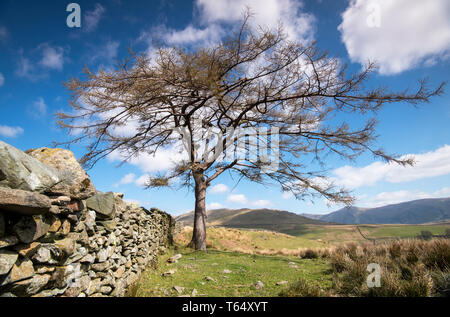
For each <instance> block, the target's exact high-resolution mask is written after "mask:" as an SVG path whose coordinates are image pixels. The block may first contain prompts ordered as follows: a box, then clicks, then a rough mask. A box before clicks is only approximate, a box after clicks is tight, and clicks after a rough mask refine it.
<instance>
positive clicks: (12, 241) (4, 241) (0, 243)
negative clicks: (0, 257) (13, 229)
mask: <svg viewBox="0 0 450 317" xmlns="http://www.w3.org/2000/svg"><path fill="white" fill-rule="evenodd" d="M18 243H19V239H17V237H15V236H8V237H3V238H0V249H3V248H7V247H11V246H14V245H16V244H18Z"/></svg>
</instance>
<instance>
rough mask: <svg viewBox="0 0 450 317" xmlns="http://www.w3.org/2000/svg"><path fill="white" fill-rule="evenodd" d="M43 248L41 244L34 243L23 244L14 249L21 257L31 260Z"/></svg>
mask: <svg viewBox="0 0 450 317" xmlns="http://www.w3.org/2000/svg"><path fill="white" fill-rule="evenodd" d="M40 246H41V244H40V243H39V242H32V243H28V244H22V245H18V246H16V247H14V250H16V251H17V252H18V253H19V254H20V255H21V256H23V257H26V258H30V257H32V256H33V254H34V253H35V252H36V251H37V249H38V248H39V247H40Z"/></svg>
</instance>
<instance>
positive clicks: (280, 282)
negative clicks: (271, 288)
mask: <svg viewBox="0 0 450 317" xmlns="http://www.w3.org/2000/svg"><path fill="white" fill-rule="evenodd" d="M287 284H289V282H288V281H279V282H276V283H275V285H277V286H280V285H287Z"/></svg>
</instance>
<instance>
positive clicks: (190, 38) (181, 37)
mask: <svg viewBox="0 0 450 317" xmlns="http://www.w3.org/2000/svg"><path fill="white" fill-rule="evenodd" d="M222 35H223V30H222V29H221V28H220V27H219V26H218V25H210V26H207V27H206V28H204V29H201V28H196V27H194V26H193V25H189V26H187V27H186V28H185V29H183V30H181V31H175V30H169V31H168V33H167V34H166V35H165V36H164V39H165V41H166V42H167V43H169V44H188V43H198V44H206V45H207V44H212V43H217V42H218V41H219V40H220V38H221V37H222Z"/></svg>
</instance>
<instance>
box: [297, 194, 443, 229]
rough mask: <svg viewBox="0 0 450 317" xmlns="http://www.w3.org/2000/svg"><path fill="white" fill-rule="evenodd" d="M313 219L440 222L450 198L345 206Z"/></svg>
mask: <svg viewBox="0 0 450 317" xmlns="http://www.w3.org/2000/svg"><path fill="white" fill-rule="evenodd" d="M304 216H305V217H311V215H307V214H304ZM314 219H317V220H322V221H328V222H335V223H341V224H421V223H430V222H442V221H446V220H450V198H434V199H420V200H413V201H408V202H403V203H399V204H393V205H387V206H382V207H377V208H359V207H345V208H342V209H340V210H337V211H335V212H332V213H329V214H326V215H314Z"/></svg>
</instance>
